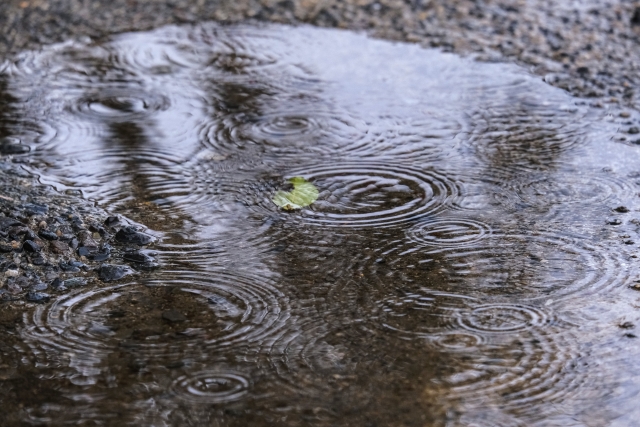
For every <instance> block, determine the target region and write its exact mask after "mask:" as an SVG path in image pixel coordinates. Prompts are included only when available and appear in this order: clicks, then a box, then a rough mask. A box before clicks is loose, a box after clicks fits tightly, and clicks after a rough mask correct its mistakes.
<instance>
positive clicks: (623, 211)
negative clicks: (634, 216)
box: [614, 206, 629, 213]
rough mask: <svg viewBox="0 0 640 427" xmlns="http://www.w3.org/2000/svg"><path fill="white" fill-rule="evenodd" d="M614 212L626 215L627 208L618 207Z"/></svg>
mask: <svg viewBox="0 0 640 427" xmlns="http://www.w3.org/2000/svg"><path fill="white" fill-rule="evenodd" d="M614 211H616V212H619V213H627V212H629V208H627V207H626V206H618V207H617V208H615V209H614Z"/></svg>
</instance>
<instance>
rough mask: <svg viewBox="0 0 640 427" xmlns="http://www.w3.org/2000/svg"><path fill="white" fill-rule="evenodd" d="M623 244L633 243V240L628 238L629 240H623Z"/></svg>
mask: <svg viewBox="0 0 640 427" xmlns="http://www.w3.org/2000/svg"><path fill="white" fill-rule="evenodd" d="M624 244H625V245H633V244H634V241H633V240H630V239H629V240H625V241H624Z"/></svg>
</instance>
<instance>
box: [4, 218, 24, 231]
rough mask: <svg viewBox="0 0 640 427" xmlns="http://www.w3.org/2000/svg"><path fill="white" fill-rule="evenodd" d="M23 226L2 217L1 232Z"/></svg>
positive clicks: (14, 220)
mask: <svg viewBox="0 0 640 427" xmlns="http://www.w3.org/2000/svg"><path fill="white" fill-rule="evenodd" d="M17 225H22V223H21V222H20V221H18V220H16V219H13V218H7V217H6V216H3V217H0V231H6V230H7V229H8V228H9V227H15V226H17Z"/></svg>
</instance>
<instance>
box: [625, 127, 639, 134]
mask: <svg viewBox="0 0 640 427" xmlns="http://www.w3.org/2000/svg"><path fill="white" fill-rule="evenodd" d="M627 133H628V134H630V135H635V134H637V133H640V129H638V128H637V127H635V126H633V127H630V128H629V130H628V131H627Z"/></svg>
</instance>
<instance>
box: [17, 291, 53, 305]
mask: <svg viewBox="0 0 640 427" xmlns="http://www.w3.org/2000/svg"><path fill="white" fill-rule="evenodd" d="M24 298H25V299H26V300H27V301H29V302H35V303H38V304H44V303H45V302H49V300H50V299H51V296H50V295H49V294H46V293H44V292H27V295H25V297H24Z"/></svg>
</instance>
